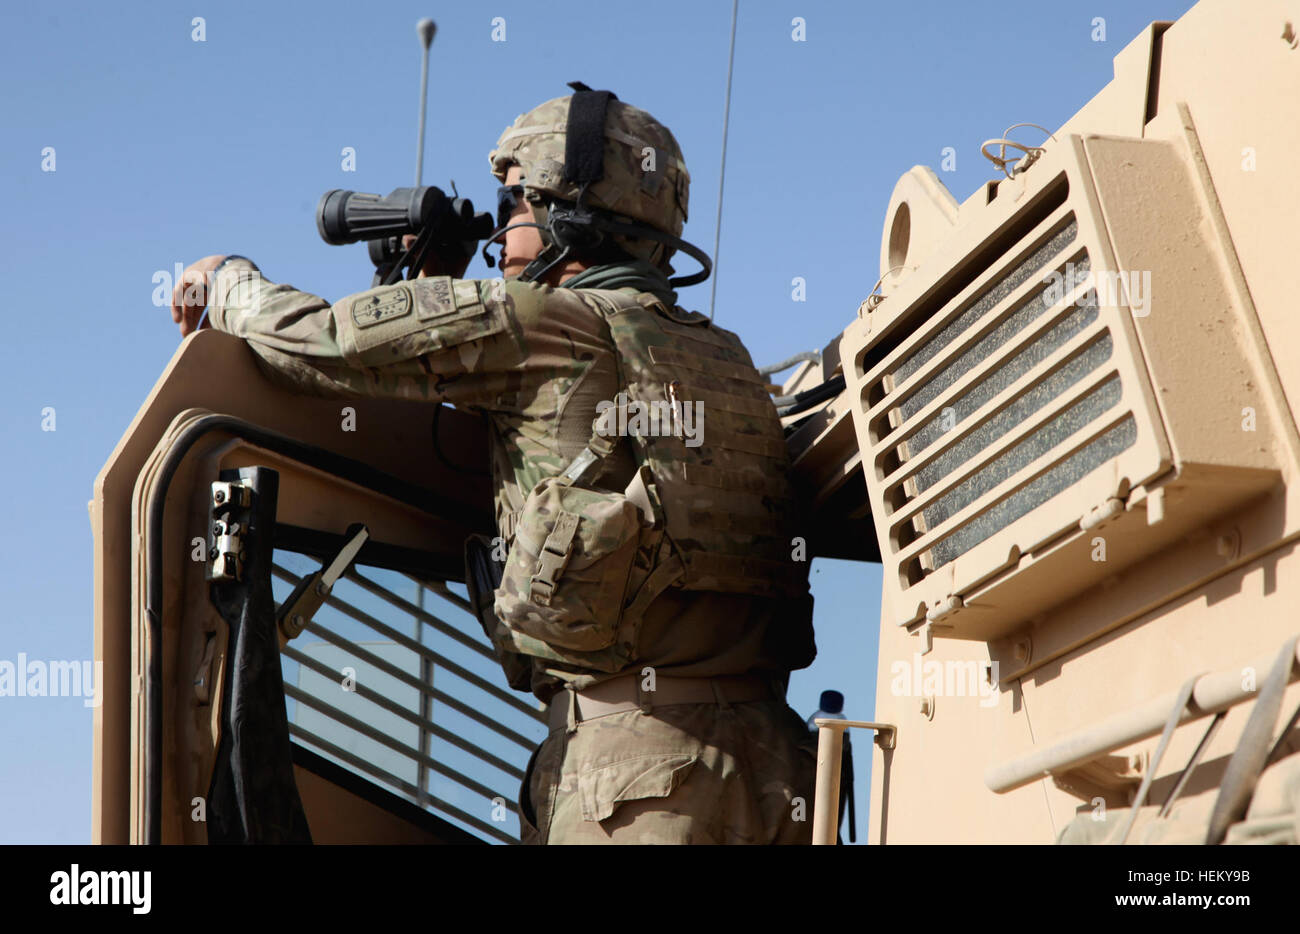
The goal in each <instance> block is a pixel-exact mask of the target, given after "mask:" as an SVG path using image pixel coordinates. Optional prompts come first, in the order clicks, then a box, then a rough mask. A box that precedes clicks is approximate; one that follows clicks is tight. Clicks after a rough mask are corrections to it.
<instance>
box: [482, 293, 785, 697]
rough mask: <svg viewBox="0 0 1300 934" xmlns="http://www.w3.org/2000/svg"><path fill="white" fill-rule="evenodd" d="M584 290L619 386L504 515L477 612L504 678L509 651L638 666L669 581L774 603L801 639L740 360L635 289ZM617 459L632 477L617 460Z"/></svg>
mask: <svg viewBox="0 0 1300 934" xmlns="http://www.w3.org/2000/svg"><path fill="white" fill-rule="evenodd" d="M582 291H583V293H584V298H585V299H586V300H587V301H588V302H589V304H591V305H593V306H595V307H597V308H599V309H600V311H601V313H602V314H603V315H604V317H605V320H606V321H607V323H608V326H609V330H610V333H611V335H612V337H613V341H614V344H615V345H616V347H617V351H618V365H619V384H620V385H621V386H622V387H623V388H622V390H621V391H620V392H619V393H618V395H617V398H616V399H614V400H607V401H603V402H602V403H601V404H600V405H598V406H597V411H598V413H599V414H598V417H597V419H596V420H595V422H594V423H593V433H592V436H591V439H590V441H589V443H588V445H587V448H586V450H584V451H583V452H582V453H581V454H579V455H578V457H577V458H576V459H575V460H574V461H573V463H571V464H570V466H569V468H568V469H567V470H566V471H564V473H562V474H561V475H559V476H557V477H548V478H546V479H543V480H542V481H541V482H540V483H538V484H537V485H536V486H535V487H534V488H533V489H532V490H531V491H530V492H529V494H528V497H527V501H526V502H525V504H524V507H523V509H522V510H520V511H519V512H518V513H515V514H514V517H513V518H512V520H511V523H510V525H511V526H512V531H513V535H507V538H508V540H509V541H510V550H509V554H508V555H507V557H506V564H505V568H504V570H503V572H502V574H501V577H500V579H499V582H498V586H497V587H496V589H495V592H494V594H493V603H492V610H491V613H490V614H483V615H481V617H480V618H481V619H482V621H483V623H484V627H485V630H486V631H487V632H488V635H489V637H490V638H491V639H492V641H493V643H494V644H496V645H497V646H498V648H499V649H500V650H501V654H502V658H503V664H504V665H505V666H506V670H507V674H508V676H509V678H510V683H511V684H512V686H515V687H524V686H526V684H527V668H528V665H527V664H526V663H525V662H524V660H523V659H521V658H520V657H519V656H531V657H534V658H541V659H547V660H551V661H553V662H560V663H563V664H565V665H573V666H578V667H580V668H585V669H591V670H596V671H604V672H618V671H622V670H624V669H625V668H626V667H627V666H629V665H631V664H634V663H636V662H637V661H638V660H639V648H640V646H639V632H640V623H641V619H642V618H643V616H644V613H645V612H646V610H647V609H648V608H649V606H650V605H651V604H652V603H653V602H654V600H655V599H656V598H657V597H658V596H659V595H660V594H662V593H663V592H664V591H665V590H666V589H668V588H669V587H677V588H679V589H682V590H689V591H711V592H716V593H729V594H750V595H754V596H757V597H765V598H770V599H775V600H780V601H786V602H787V606H788V608H789V612H788V613H787V614H784V615H785V616H787V617H788V618H785V619H783V620H782V623H781V625H783V626H788V627H794V628H795V629H800V630H802V629H806V628H807V627H808V626H809V624H810V616H811V598H810V597H808V596H807V592H808V565H807V562H806V561H802V560H795V558H794V555H793V553H792V552H793V550H794V548H795V542H794V541H793V540H792V538H793V535H794V530H793V525H794V519H795V497H794V491H793V489H792V486H791V483H790V480H789V476H788V472H789V458H788V455H787V453H786V444H785V436H784V433H783V431H782V428H781V423H780V419H779V418H778V417H777V414H776V408H775V406H774V405H773V403H772V400H771V398H770V396H769V395H768V391H767V384H766V382H765V380H764V379H763V378H762V376H760V375H759V373H758V372H757V370H755V368H754V365H753V362H752V361H751V360H750V357H749V353H748V351H746V350H745V347H744V345H743V344H742V343H741V342H740V339H739V338H738V337H736V336H735V335H734V334H732V333H731V332H729V331H725V330H722V329H721V328H717V327H713V326H712V325H710V324H709V323H708V319H707V318H705V317H704V316H703V315H700V314H695V313H686V312H678V311H676V310H670V309H667V308H665V307H664V305H663V304H662V303H661V302H660V301H659V299H657V298H656V297H655V296H654V295H652V294H650V293H648V292H642V293H633V292H631V291H630V290H629V291H614V290H598V289H584V290H582ZM678 315H681V317H678ZM628 449H630V451H631V455H632V460H634V462H635V466H634V468H633V470H634V472H633V473H632V476H631V478H630V479H629V477H627V476H626V472H627V468H628V467H631V466H632V465H630V464H627V462H626V460H625V459H624V460H623V463H622V465H621V466H620V464H619V460H620V458H619V457H617V456H615V452H616V451H626V450H628ZM615 475H617V476H615ZM588 481H590V482H588ZM624 483H626V484H627V486H626V489H624V488H623V484H624ZM613 487H617V488H618V489H619V490H622V492H618V491H617V490H615V489H613ZM475 592H476V590H475V589H472V590H471V598H472V601H473V602H474V603H475V604H476V605H478V606H482V608H483V609H484V610H487V605H486V599H483V600H480V599H479V597H478V596H474V594H475ZM477 592H481V593H483V596H484V597H486V586H481V587H479V588H477ZM796 617H798V618H796ZM806 641H807V642H808V643H809V645H811V640H810V639H809V640H806ZM804 663H805V664H806V662H804Z"/></svg>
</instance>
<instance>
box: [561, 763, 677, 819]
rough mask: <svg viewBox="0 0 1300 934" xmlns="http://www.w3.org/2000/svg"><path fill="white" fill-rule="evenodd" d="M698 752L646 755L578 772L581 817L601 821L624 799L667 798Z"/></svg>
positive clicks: (675, 788)
mask: <svg viewBox="0 0 1300 934" xmlns="http://www.w3.org/2000/svg"><path fill="white" fill-rule="evenodd" d="M698 758H699V757H698V756H693V755H690V754H672V755H665V754H660V755H647V756H635V757H634V758H631V759H622V760H620V761H618V762H613V763H610V764H609V765H606V766H601V767H599V768H593V769H587V770H585V771H583V772H580V773H579V774H578V799H579V801H580V803H581V805H582V818H583V820H589V821H602V820H604V819H605V818H607V817H609V816H610V815H611V814H613V813H614V811H615V810H616V809H617V808H618V806H619V805H620V804H621V803H622V802H624V801H636V800H640V799H644V798H667V797H668V796H669V795H671V794H672V793H673V792H674V791H675V790H677V788H678V787H679V786H680V785H681V784H682V782H684V781H685V780H686V776H687V775H689V774H690V771H691V769H692V767H694V765H695V763H696V761H697V760H698Z"/></svg>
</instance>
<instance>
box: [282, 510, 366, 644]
mask: <svg viewBox="0 0 1300 934" xmlns="http://www.w3.org/2000/svg"><path fill="white" fill-rule="evenodd" d="M344 535H345V536H346V537H347V541H346V542H345V543H344V545H343V547H342V548H341V549H339V553H338V554H337V555H335V556H334V558H333V560H331V561H330V562H329V563H328V564H326V565H325V566H324V567H322V568H321V569H320V570H319V571H317V572H316V573H314V574H308V575H307V576H306V577H304V578H303V579H302V580H300V581H298V586H297V587H295V588H293V593H291V594H289V597H288V599H287V600H285V601H284V603H282V604H280V608H279V609H278V610H276V611H275V622H276V625H277V626H278V627H279V628H280V633H281V634H282V635H283V636H284V637H285V638H286V639H296V638H297V637H298V636H299V635H301V634H302V631H303V630H304V629H305V628H307V624H308V623H310V622H311V618H312V617H313V616H315V615H316V611H317V610H319V609H320V608H321V606H322V605H323V604H324V603H325V598H326V597H328V596H329V595H330V591H332V590H333V589H334V584H335V582H336V581H337V580H338V579H339V578H340V577H342V576H343V575H344V574H346V573H347V570H348V568H350V567H351V566H352V562H353V561H355V560H356V557H357V552H359V551H360V550H361V546H362V545H364V544H365V543H366V540H367V539H369V538H370V530H369V529H367V528H366V527H365V526H364V525H361V524H357V525H352V526H349V527H348V530H347V532H345V533H344Z"/></svg>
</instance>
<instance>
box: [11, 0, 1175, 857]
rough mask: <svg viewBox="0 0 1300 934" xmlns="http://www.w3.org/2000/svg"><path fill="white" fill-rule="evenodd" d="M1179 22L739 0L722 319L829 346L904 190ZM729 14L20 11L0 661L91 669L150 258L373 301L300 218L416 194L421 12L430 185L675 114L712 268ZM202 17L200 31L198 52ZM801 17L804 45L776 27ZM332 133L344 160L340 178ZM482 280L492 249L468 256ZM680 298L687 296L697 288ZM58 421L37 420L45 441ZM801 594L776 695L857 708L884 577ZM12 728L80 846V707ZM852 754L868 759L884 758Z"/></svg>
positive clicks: (143, 376)
mask: <svg viewBox="0 0 1300 934" xmlns="http://www.w3.org/2000/svg"><path fill="white" fill-rule="evenodd" d="M1190 6H1191V3H1190V2H1188V0H1122V2H1120V0H1114V2H1103V0H1087V2H1075V0H1057V2H1050V3H1040V4H1016V5H1014V6H1010V7H1007V6H1001V7H999V6H990V5H988V4H981V3H969V2H958V0H943V2H934V0H913V2H909V3H901V4H900V3H883V2H878V0H865V2H843V0H840V2H828V0H789V2H787V0H741V3H740V17H739V27H738V35H737V42H736V62H735V78H734V88H733V93H732V110H731V135H730V140H729V144H728V165H727V175H726V201H725V207H724V213H723V221H722V248H721V253H720V257H719V263H718V287H717V320H718V321H719V323H721V324H722V325H724V326H725V327H727V328H730V329H732V330H734V331H737V332H738V333H739V334H740V335H741V336H742V337H743V338H744V339H745V341H746V343H747V344H748V345H749V347H750V350H751V352H752V354H753V357H754V359H755V361H756V362H757V363H759V364H760V365H761V364H763V363H768V362H773V361H775V360H778V359H781V358H783V357H785V356H788V355H789V354H790V353H792V352H794V351H797V350H808V349H814V348H821V347H822V346H824V345H825V344H827V343H828V342H829V341H830V340H831V339H832V338H833V337H835V336H836V335H837V334H838V333H839V332H840V331H841V329H842V328H843V327H844V326H845V325H846V324H847V323H848V322H849V320H850V319H851V318H852V316H853V315H854V313H855V310H856V309H857V307H858V304H859V303H860V302H861V301H862V299H863V298H865V296H866V295H867V293H868V292H869V291H870V289H871V286H872V284H873V283H874V282H875V280H876V278H877V276H878V275H879V271H878V268H877V266H878V254H879V238H880V229H881V225H882V223H883V213H884V210H885V207H886V205H887V203H888V200H889V196H890V193H891V191H892V189H893V186H894V183H895V181H896V180H897V178H898V176H899V175H900V174H902V173H903V172H905V171H906V170H907V169H908V168H909V167H911V166H912V165H915V164H928V165H931V166H933V167H934V168H935V169H936V170H937V169H938V168H939V163H940V161H941V159H942V151H943V149H944V148H945V147H949V146H951V147H953V148H954V149H955V151H956V154H957V156H956V168H955V170H954V171H951V172H940V178H941V179H942V180H943V181H944V183H945V184H947V185H948V187H949V188H950V189H951V190H952V192H953V194H954V195H955V196H956V197H957V199H958V200H959V201H962V200H964V199H965V198H966V197H967V196H968V195H969V194H970V192H971V191H972V190H974V189H975V188H976V187H977V186H979V185H980V184H982V183H983V182H984V181H986V180H987V179H989V178H991V177H992V176H991V174H990V173H991V172H992V167H991V166H990V165H989V164H988V163H986V162H985V161H984V160H983V159H981V158H980V156H979V144H980V142H981V141H982V140H984V139H986V138H989V137H995V136H999V135H1001V132H1002V130H1003V128H1004V127H1006V126H1008V125H1009V124H1012V123H1017V122H1020V121H1032V122H1034V123H1039V124H1042V125H1044V126H1046V127H1048V128H1050V129H1055V128H1057V127H1058V126H1060V125H1061V123H1063V122H1064V121H1065V120H1066V119H1067V118H1068V117H1069V116H1071V115H1072V114H1073V113H1074V112H1075V111H1076V110H1078V108H1079V107H1081V106H1082V105H1083V104H1084V103H1086V102H1087V101H1088V100H1089V99H1090V98H1091V97H1092V96H1093V95H1095V94H1096V93H1097V92H1098V91H1099V90H1100V89H1101V88H1102V87H1103V86H1104V85H1105V84H1106V82H1107V81H1109V80H1110V78H1111V59H1112V58H1113V56H1114V55H1116V54H1117V53H1118V52H1119V51H1120V50H1121V49H1122V48H1123V47H1124V45H1125V44H1127V43H1128V41H1129V40H1130V39H1132V38H1133V37H1134V36H1135V35H1136V34H1137V33H1138V32H1139V31H1140V30H1141V29H1143V28H1144V27H1145V26H1146V25H1147V23H1149V22H1151V21H1152V20H1157V19H1176V18H1177V17H1178V16H1180V15H1181V14H1182V13H1183V12H1185V11H1186V10H1187V9H1188V8H1189V7H1190ZM730 13H731V3H730V2H729V0H660V2H656V3H653V4H647V3H617V4H615V3H609V2H595V0H584V2H579V0H555V2H553V3H550V4H537V3H534V2H527V0H524V2H515V0H488V2H472V3H471V2H467V0H462V2H458V3H429V2H420V3H406V2H387V3H384V4H370V5H366V6H359V5H357V4H355V3H339V2H327V3H313V4H306V3H295V4H288V3H285V4H280V3H251V2H249V3H228V2H217V0H195V2H191V3H189V4H174V3H132V4H125V5H123V4H112V5H109V4H100V3H48V4H40V5H34V4H33V5H26V6H24V7H21V8H20V7H18V6H17V5H14V4H9V5H7V6H6V7H5V11H4V12H3V13H2V14H0V20H2V25H3V28H2V29H0V89H2V90H0V128H3V145H2V146H0V185H2V186H3V189H2V194H3V202H2V204H3V208H2V209H0V236H2V237H3V242H2V243H0V247H2V248H0V282H2V283H3V288H4V294H5V299H6V301H5V305H6V308H5V315H4V324H5V327H4V332H5V345H6V347H7V348H8V350H7V352H6V353H5V354H4V364H3V370H2V371H0V373H2V374H3V375H0V380H3V391H4V398H5V400H6V404H5V405H4V406H2V407H0V431H2V432H3V438H4V439H5V443H4V452H5V456H4V458H3V463H2V464H0V472H2V475H3V479H4V484H3V489H4V491H5V493H6V494H7V497H6V499H7V503H6V507H7V508H6V509H5V514H6V515H7V516H8V522H7V523H6V530H5V534H4V535H3V536H0V605H3V606H4V609H5V617H4V619H3V621H0V660H4V659H7V660H11V661H12V660H15V659H16V658H17V655H18V653H20V652H25V653H26V654H27V655H28V656H29V657H31V658H43V659H89V658H90V657H91V655H92V638H93V632H92V598H91V583H92V581H91V536H90V527H89V522H88V519H87V512H86V503H87V501H88V500H89V498H90V495H91V484H92V482H93V480H94V477H95V474H96V473H97V472H98V471H99V469H100V468H101V467H102V466H103V464H104V462H105V460H106V458H107V457H108V454H109V453H110V452H111V450H112V448H113V445H114V444H115V442H116V440H117V438H118V437H119V436H120V434H121V433H122V432H123V430H124V429H125V428H126V426H127V425H128V423H129V422H130V420H131V418H132V416H133V415H134V413H135V411H136V409H137V407H138V406H139V404H140V402H141V401H142V400H143V399H144V397H145V395H146V394H147V392H148V391H149V388H150V387H151V386H152V384H153V382H154V380H155V379H156V377H157V376H158V374H159V373H160V372H161V370H162V368H163V366H164V365H165V364H166V362H167V361H168V359H169V358H170V356H171V354H172V352H173V351H174V349H175V346H176V342H177V339H178V336H177V332H176V330H175V327H174V325H173V324H172V322H171V320H170V316H169V314H168V312H167V310H166V309H164V308H159V307H155V306H154V305H153V304H152V302H151V295H152V293H153V290H154V284H153V279H152V277H153V275H154V273H155V272H157V271H160V270H166V271H169V272H170V270H172V268H173V266H174V264H176V263H183V264H188V263H190V262H193V261H195V260H197V259H199V258H200V257H202V256H205V255H207V254H210V253H230V252H234V253H241V254H244V255H247V256H249V257H252V258H253V259H254V260H255V261H256V262H257V263H258V264H259V265H260V266H261V267H262V269H263V270H264V271H265V273H266V275H267V276H268V277H270V278H272V279H274V280H277V281H282V282H289V283H291V284H293V285H294V286H296V287H298V288H301V289H304V290H307V291H311V292H315V293H317V294H320V295H323V296H325V297H327V298H329V299H331V300H334V299H338V298H341V297H342V296H344V295H347V294H349V293H352V292H356V291H359V290H362V289H364V288H367V287H368V286H369V282H370V275H371V269H370V267H369V265H368V263H367V260H366V257H365V253H364V247H363V246H360V245H357V246H352V247H330V246H326V245H325V244H324V243H322V242H321V240H320V238H319V236H318V235H317V233H316V230H315V224H314V219H313V210H314V208H315V205H316V201H317V199H318V198H319V197H320V195H321V193H322V192H324V191H325V190H327V189H330V188H352V189H357V190H361V191H372V192H373V191H377V192H387V191H389V190H391V189H392V188H394V187H397V186H401V185H409V184H411V183H412V175H413V162H414V147H415V136H416V130H415V117H416V111H417V102H418V76H419V46H418V42H417V40H416V38H415V33H414V28H413V25H414V23H415V21H416V20H417V19H419V18H420V17H422V16H431V17H433V18H434V19H435V20H436V21H437V23H438V27H439V31H438V36H437V39H436V40H435V42H434V46H433V54H432V59H431V65H430V92H429V118H428V137H427V143H426V153H425V163H424V166H425V170H424V171H425V174H424V180H425V183H426V184H437V185H440V186H442V187H444V188H446V187H448V182H449V180H451V179H455V181H456V184H457V186H458V187H459V190H460V193H461V194H462V195H466V196H469V197H471V198H473V199H475V201H476V202H478V203H479V204H480V206H482V207H489V206H490V203H491V202H492V201H493V197H494V186H495V182H494V181H493V180H492V179H491V177H490V176H489V174H488V172H487V158H486V156H487V152H488V150H489V149H490V148H491V146H492V144H493V143H494V142H495V140H496V138H497V136H498V135H499V134H500V132H501V130H502V129H503V128H504V127H505V126H507V125H508V124H509V123H510V121H511V120H513V118H514V117H515V115H516V114H519V113H521V112H524V111H526V110H528V109H530V108H531V107H533V106H534V105H536V104H538V103H540V102H541V101H543V100H546V99H548V98H551V97H556V96H560V95H562V94H565V93H568V90H567V88H566V87H565V83H566V82H567V81H570V80H575V79H579V80H583V81H585V82H587V83H588V84H590V85H591V86H592V87H596V88H610V89H611V90H614V91H615V92H616V93H618V95H619V96H620V98H621V99H623V100H626V101H628V102H630V103H634V104H636V105H637V106H640V107H643V108H644V109H646V110H649V111H650V112H651V113H653V114H654V115H655V116H657V117H658V118H659V119H660V120H662V121H663V122H665V123H667V124H668V125H669V126H670V127H672V129H673V131H674V133H675V134H676V136H677V138H678V140H679V142H680V143H681V146H682V149H683V151H684V153H685V156H686V160H687V164H688V165H689V167H690V170H691V173H692V178H693V184H692V189H691V208H692V210H691V219H690V221H689V222H688V224H687V226H686V238H687V239H688V240H691V241H692V242H694V243H696V244H698V245H700V246H702V247H703V248H705V249H706V250H708V251H712V247H713V239H714V218H715V211H716V204H717V195H718V161H719V155H720V148H721V132H720V131H721V116H722V109H723V91H724V84H725V76H726V56H727V39H728V27H729V23H730ZM194 17H203V19H204V29H205V37H204V39H205V41H202V42H196V41H193V38H192V33H193V30H194V26H193V25H192V20H193V18H194ZM494 17H502V18H504V21H505V41H504V42H501V41H497V42H494V41H492V31H493V24H492V20H493V18H494ZM796 17H801V18H802V19H803V20H804V23H805V26H804V29H805V36H806V38H805V41H794V40H793V39H792V30H793V29H794V27H793V26H792V20H794V19H795V18H796ZM1097 17H1102V18H1104V20H1105V33H1106V38H1105V41H1094V33H1095V26H1094V20H1095V18H1097ZM1031 132H1032V131H1031ZM47 147H53V149H54V158H55V171H52V172H46V171H42V159H43V155H42V153H43V151H44V150H45V149H46V148H47ZM344 147H353V148H354V149H355V150H356V171H355V172H343V171H342V170H341V161H342V157H341V150H342V149H343V148H344ZM681 265H682V267H683V269H682V270H680V271H683V272H684V271H686V268H690V264H689V263H685V262H684V263H682V264H681ZM488 274H489V270H487V269H486V267H485V266H483V264H482V261H481V260H475V262H474V263H473V264H472V265H471V267H470V270H469V275H471V276H475V275H480V276H481V275H488ZM797 276H798V277H803V278H804V279H805V281H806V301H805V302H803V303H796V302H794V301H792V298H791V292H792V285H791V280H792V279H793V278H794V277H797ZM680 301H681V302H682V304H684V305H686V306H687V307H693V308H699V309H705V308H706V307H707V305H708V301H709V285H708V284H707V283H706V284H704V285H700V286H695V287H693V288H690V289H687V290H684V291H683V293H682V294H681V296H680ZM47 407H53V409H54V412H55V423H54V424H55V430H54V431H45V430H42V422H43V420H45V419H44V416H43V410H44V409H46V408H47ZM46 421H47V420H46ZM47 423H48V422H47ZM813 585H814V592H815V594H816V597H817V623H816V625H817V632H818V644H819V648H820V651H821V654H820V657H819V658H818V660H817V662H816V663H814V665H813V667H812V668H810V669H807V670H805V671H801V672H797V673H795V675H794V677H793V680H792V685H791V692H790V702H791V705H792V706H793V707H795V709H796V710H798V711H800V713H801V714H803V715H807V714H808V713H810V712H811V711H812V709H813V708H814V707H815V706H816V700H817V695H818V692H819V691H821V690H822V689H824V688H827V687H834V688H838V689H839V690H841V691H843V692H844V694H845V695H846V697H847V706H846V713H848V714H849V715H850V716H852V717H855V718H863V719H867V718H869V717H870V716H871V713H872V708H873V704H874V701H873V698H874V682H875V666H876V657H875V655H876V627H877V624H878V611H877V608H878V605H879V590H880V569H879V566H874V565H858V564H851V563H844V562H828V561H819V562H816V563H815V564H814V574H813ZM0 741H2V742H3V747H2V748H3V753H0V842H51V843H53V842H83V841H88V840H89V838H90V794H91V711H90V710H89V709H87V708H85V707H83V705H82V702H81V700H80V699H77V698H59V699H49V698H41V699H38V698H13V697H3V698H0ZM858 748H859V750H860V753H859V759H860V761H861V760H862V759H864V758H865V755H866V752H867V751H868V749H869V748H870V747H869V746H868V744H867V743H866V742H862V743H860V744H859V746H858ZM863 764H865V763H863ZM859 771H860V772H865V769H864V768H862V765H860V766H859ZM865 786H866V782H865V780H864V781H862V782H861V783H860V792H859V815H860V816H861V815H864V814H865V812H866V803H867V802H866V789H865ZM862 836H865V820H861V821H860V837H862Z"/></svg>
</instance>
